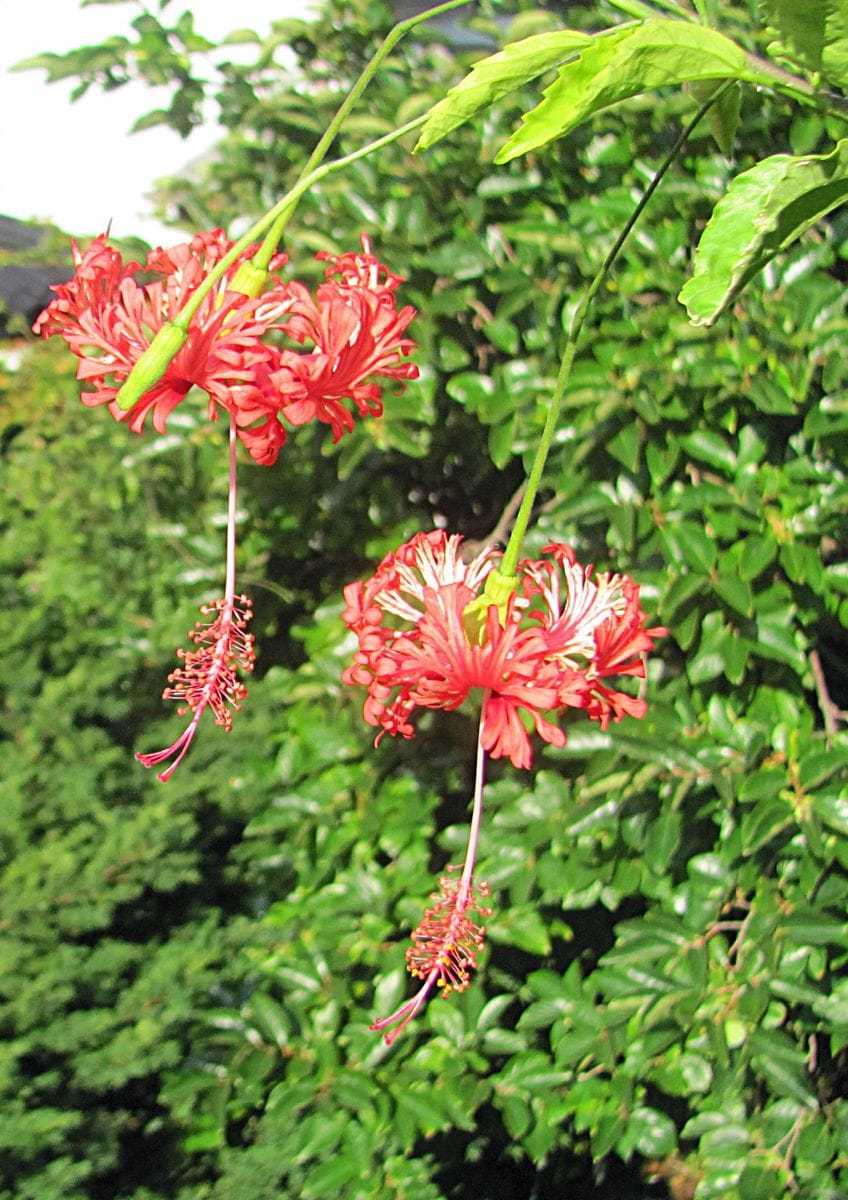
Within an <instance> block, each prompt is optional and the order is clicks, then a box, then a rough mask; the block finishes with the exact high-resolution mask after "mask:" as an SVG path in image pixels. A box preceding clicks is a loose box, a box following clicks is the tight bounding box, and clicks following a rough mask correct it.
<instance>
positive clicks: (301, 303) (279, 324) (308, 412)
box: [35, 229, 418, 466]
mask: <svg viewBox="0 0 848 1200" xmlns="http://www.w3.org/2000/svg"><path fill="white" fill-rule="evenodd" d="M232 246H233V243H232V242H230V241H229V240H228V238H227V237H226V236H225V235H224V233H223V232H222V231H221V230H220V229H213V230H209V231H207V232H204V233H199V234H197V235H196V236H195V237H194V238H192V240H191V242H187V243H184V244H182V245H179V246H174V247H173V248H172V249H170V250H162V249H156V250H153V251H151V252H150V254H148V256H147V259H146V261H145V262H144V263H143V264H142V263H139V262H135V261H131V262H127V263H124V261H123V259H122V258H121V255H120V254H119V253H118V251H117V250H115V249H114V247H112V246H110V245H109V243H108V241H107V240H106V238H105V236H101V237H98V238H95V240H94V241H93V242H92V244H91V245H90V246H89V248H88V249H87V250H85V251H80V249H79V247H78V246H77V245H76V243H74V246H73V255H74V263H75V266H76V274H75V275H74V277H73V279H72V280H70V282H68V283H65V284H60V285H59V286H58V287H56V288H54V290H55V291H56V293H57V298H56V299H55V300H54V301H53V302H52V303H51V304H50V305H48V307H47V308H46V309H45V310H44V312H43V313H42V314H41V316H40V317H39V318H38V320H37V321H36V324H35V331H36V332H37V333H41V334H42V335H43V336H44V337H49V336H51V335H52V334H60V335H61V336H62V337H63V338H64V339H65V341H66V342H67V344H68V346H69V347H70V348H71V350H72V351H73V352H74V354H76V355H77V356H78V357H79V359H80V364H79V367H78V369H77V378H78V379H80V380H81V381H83V382H85V383H86V384H91V385H93V388H92V390H90V391H85V392H83V394H82V399H83V402H84V403H85V404H88V405H97V404H108V405H109V409H110V412H111V413H112V415H113V416H114V417H115V418H116V419H117V420H119V421H126V422H127V423H128V424H129V426H130V428H131V429H132V430H134V431H135V432H140V430H141V429H142V428H143V426H144V423H145V421H146V419H147V417H148V415H150V417H151V420H152V422H153V426H154V428H155V429H156V430H157V431H158V432H159V433H164V432H165V428H166V421H167V418H168V416H169V415H170V413H171V412H172V411H173V410H174V408H175V407H176V406H177V405H178V404H180V403H181V401H182V400H184V399H185V397H186V395H187V394H188V393H189V391H190V390H191V388H192V387H197V388H200V389H201V390H203V391H205V392H206V393H207V395H208V397H209V416H210V418H212V419H214V418H215V417H216V416H217V413H218V410H219V409H221V410H225V411H226V412H228V413H229V414H231V416H232V417H233V418H234V419H235V422H236V426H237V430H238V436H239V438H240V440H241V441H242V442H243V443H244V445H245V446H246V447H247V449H248V450H249V452H250V454H251V455H252V456H253V458H254V459H256V461H257V462H259V463H261V464H263V465H266V466H269V465H271V464H272V463H274V462H275V461H276V459H277V456H278V454H279V452H280V449H281V447H282V446H283V444H284V442H285V438H286V422H287V423H288V424H290V425H303V424H305V423H306V422H307V421H310V420H313V419H314V420H318V421H322V422H324V423H326V424H328V425H330V426H331V429H332V433H333V438H334V440H338V438H339V437H341V435H342V434H343V433H344V432H345V431H346V430H350V429H351V428H352V427H353V416H352V414H351V412H350V410H349V409H348V408H347V407H346V406H345V403H344V402H345V401H350V402H352V403H353V405H354V406H355V408H356V410H357V411H358V412H359V413H360V414H361V415H366V414H379V413H380V412H381V411H382V404H381V394H382V391H381V386H380V384H378V383H376V382H375V381H374V380H375V377H376V378H382V379H397V380H406V379H414V378H416V376H417V374H418V368H417V367H416V366H415V365H414V363H411V362H408V361H407V360H406V357H405V356H406V355H407V354H408V353H409V352H410V350H411V349H412V348H413V346H414V343H413V342H412V341H411V340H410V339H409V338H407V337H405V336H404V334H405V330H406V328H407V326H408V325H409V322H410V321H411V320H412V317H413V316H414V312H415V310H414V309H413V308H411V307H409V306H407V307H405V308H402V309H400V310H399V311H398V309H397V308H396V305H395V296H394V293H395V290H396V288H397V286H398V284H399V283H400V282H401V279H400V278H399V277H398V276H396V275H393V274H391V272H389V271H388V269H387V268H386V267H384V266H383V265H382V264H381V263H380V262H379V261H378V260H377V259H376V258H375V257H374V255H373V254H371V252H370V248H369V245H368V241H367V239H365V238H363V248H362V250H361V251H358V252H355V253H348V254H342V255H340V256H338V257H335V256H333V255H329V254H326V253H325V254H321V255H319V258H322V259H324V260H326V263H327V266H326V269H325V276H326V278H325V281H324V283H322V284H320V285H319V286H318V288H317V289H316V292H315V296H314V297H313V296H312V295H311V294H310V292H309V291H308V289H307V288H305V287H304V286H303V285H302V284H299V283H297V282H285V281H283V280H281V279H280V277H279V271H280V270H281V269H282V267H283V266H284V264H285V263H286V261H287V260H286V256H285V255H284V254H277V255H275V256H274V258H273V259H272V260H271V263H270V266H269V271H270V275H269V278H268V283H267V286H266V288H265V290H264V291H263V292H262V294H261V295H259V296H252V295H248V294H246V292H244V291H242V290H238V288H237V286H236V287H234V286H233V285H234V283H235V284H236V285H238V279H237V276H238V273H239V270H240V268H242V267H243V266H245V265H246V264H247V263H248V260H249V259H250V257H251V255H253V254H255V252H256V249H257V247H256V246H249V247H248V248H247V249H246V250H245V251H244V252H243V253H242V254H241V255H240V256H239V257H238V258H237V259H236V260H235V262H233V263H232V264H231V265H230V266H229V267H228V268H227V269H226V271H225V272H224V274H223V275H222V276H221V278H220V279H219V280H218V281H217V283H216V284H215V286H214V287H213V288H212V289H211V290H210V291H209V293H208V294H207V295H206V296H205V297H204V299H203V300H202V302H201V304H200V306H199V308H198V310H197V312H196V313H195V314H194V316H193V317H192V318H191V321H190V324H189V328H188V336H187V339H186V340H185V344H184V345H183V346H182V347H181V349H179V350H178V352H177V354H176V355H175V357H174V358H173V359H172V360H171V362H170V363H169V364H168V366H167V367H166V368H165V371H164V373H163V375H162V376H161V378H160V379H159V380H158V381H157V382H155V383H154V384H153V386H152V387H151V388H150V389H149V390H148V391H146V392H145V393H144V395H143V396H142V397H141V398H140V399H139V400H137V401H136V402H135V403H134V404H133V405H132V407H131V408H129V409H128V410H126V411H122V409H121V408H119V407H118V405H117V404H116V403H115V398H116V396H117V394H118V391H119V389H120V387H121V385H122V384H123V383H125V382H126V380H127V378H128V377H129V375H130V372H131V371H132V369H133V367H134V366H135V365H136V364H137V363H138V361H139V359H140V358H141V356H142V354H144V352H145V351H146V350H147V349H148V348H149V346H150V344H151V341H152V340H153V336H154V335H155V334H156V333H158V332H159V331H160V330H161V329H162V328H163V327H164V326H165V325H166V323H168V322H170V321H172V320H174V319H175V318H176V317H177V315H178V314H179V312H180V310H181V309H182V308H183V307H184V306H185V304H186V303H187V302H188V301H189V300H190V298H191V297H192V295H193V293H194V292H195V291H196V290H197V288H198V286H199V284H200V283H201V281H202V280H203V279H204V278H205V277H206V276H207V275H208V274H209V272H210V271H211V270H212V269H213V268H214V267H215V266H216V264H217V263H219V262H220V261H221V259H222V258H223V257H224V255H225V254H226V253H227V252H228V251H229V250H230V249H231V248H232ZM151 276H152V279H151ZM269 335H271V337H270V338H269ZM282 335H287V336H288V338H289V339H290V341H291V342H293V343H294V344H295V345H297V346H298V347H305V346H306V344H307V343H309V344H310V345H309V348H308V349H306V348H305V349H302V350H301V349H297V350H295V349H292V348H291V347H286V346H285V345H284V344H282V343H284V342H285V337H284V336H282ZM275 337H276V340H275Z"/></svg>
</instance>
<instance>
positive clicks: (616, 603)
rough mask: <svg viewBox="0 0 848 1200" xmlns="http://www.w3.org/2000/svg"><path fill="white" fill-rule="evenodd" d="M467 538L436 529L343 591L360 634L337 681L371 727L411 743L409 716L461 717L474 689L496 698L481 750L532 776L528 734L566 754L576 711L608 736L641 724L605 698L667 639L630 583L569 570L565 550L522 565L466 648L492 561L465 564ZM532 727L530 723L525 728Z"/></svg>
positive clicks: (492, 555) (640, 711)
mask: <svg viewBox="0 0 848 1200" xmlns="http://www.w3.org/2000/svg"><path fill="white" fill-rule="evenodd" d="M461 543H462V539H461V538H460V537H458V536H456V535H452V536H450V537H449V536H447V535H446V534H445V533H443V532H441V531H434V532H432V533H421V534H417V535H416V536H415V537H414V538H412V540H411V541H409V542H407V543H405V544H404V545H403V546H401V547H400V549H399V550H397V551H396V552H395V553H393V554H388V555H387V556H386V557H385V559H384V560H383V562H382V563H381V564H380V566H379V567H378V569H377V571H376V572H375V574H374V576H373V577H372V578H371V579H369V580H367V581H365V582H359V583H353V584H349V585H348V587H346V588H345V593H344V594H345V601H346V606H345V609H344V613H343V619H344V621H345V623H346V624H347V625H348V627H349V628H350V629H351V630H353V632H354V633H356V635H357V639H358V643H359V645H358V649H357V651H356V654H355V655H354V661H353V664H352V665H351V666H350V667H348V668H347V670H346V671H345V672H344V674H343V676H342V678H343V680H344V682H345V683H346V684H349V685H351V686H360V687H364V688H365V689H366V691H367V697H366V700H365V706H364V716H365V719H366V721H367V722H368V723H369V724H370V725H373V726H375V727H376V728H379V729H380V734H379V735H378V739H377V740H378V741H379V738H380V737H382V736H383V734H384V733H391V734H400V735H401V736H403V737H411V736H412V734H413V732H414V731H413V726H412V724H411V721H410V718H411V716H412V714H413V712H414V710H415V709H416V708H444V709H455V708H458V707H459V706H460V705H461V704H462V703H463V701H464V700H465V699H466V698H467V696H468V694H469V693H470V692H471V690H472V689H474V688H481V689H487V690H488V691H490V693H491V695H490V698H489V700H488V704H487V709H486V720H485V725H484V728H483V730H482V735H481V736H482V746H483V749H484V750H486V751H487V752H488V753H489V754H490V755H491V756H492V757H493V758H500V757H507V758H509V759H510V760H511V762H512V763H513V764H514V765H515V766H517V767H528V766H530V763H531V761H532V750H531V745H530V738H529V736H528V730H527V724H529V725H530V726H531V727H532V728H535V731H536V732H537V733H538V734H539V735H540V736H541V737H542V738H543V739H544V740H545V741H547V742H549V743H551V744H552V745H554V746H563V745H564V744H565V740H566V735H565V732H564V731H563V730H562V729H561V728H560V726H559V725H558V724H556V720H557V718H558V717H560V716H561V715H562V714H563V713H564V712H565V710H567V709H569V708H578V709H582V710H583V711H584V712H585V713H586V714H587V716H589V717H590V718H592V719H593V720H596V721H598V722H599V723H600V724H601V726H602V728H606V726H607V725H608V724H609V722H610V720H614V721H619V720H621V718H622V716H623V715H625V714H629V715H631V716H636V717H641V716H643V715H644V712H645V707H646V706H645V702H644V701H643V700H639V699H636V698H635V697H633V696H629V695H627V694H626V693H623V692H619V691H616V690H614V689H612V688H610V687H609V686H608V685H607V684H606V683H604V682H603V681H604V680H605V679H607V678H608V677H609V676H610V675H634V676H639V677H643V676H644V674H645V667H644V662H643V659H642V655H643V654H644V653H645V652H646V651H648V650H651V649H652V648H653V642H654V638H656V637H659V636H661V635H662V634H664V633H665V630H663V629H660V628H653V629H646V628H645V627H644V622H645V613H644V612H643V611H642V609H641V607H640V605H639V588H638V587H637V586H636V584H634V583H633V581H632V579H630V578H629V577H628V576H626V575H618V574H610V573H608V572H604V573H601V574H599V575H598V576H597V577H596V578H593V577H592V575H593V568H592V567H583V566H581V565H580V564H579V563H577V562H576V560H575V557H574V554H573V552H572V551H571V550H570V549H569V548H568V547H567V546H564V545H561V544H559V543H552V544H551V545H549V546H547V547H545V550H544V551H543V553H544V554H545V555H546V556H547V557H545V558H543V559H540V560H530V559H525V560H524V561H522V562H521V563H520V564H519V567H518V585H517V588H516V590H515V591H514V592H512V593H511V594H510V595H509V598H508V600H506V601H505V603H504V604H503V605H502V606H501V607H498V606H496V605H495V604H494V603H493V604H492V605H491V606H489V607H488V610H487V612H486V616H485V622H484V624H483V628H482V629H481V630H480V632H479V634H478V635H477V636H475V637H474V638H473V639H472V638H470V637H469V633H468V623H467V620H466V615H467V610H468V608H469V605H471V604H472V603H473V602H474V601H476V600H477V599H478V597H480V596H481V595H482V596H485V593H484V591H483V588H484V586H485V582H486V579H487V577H488V576H489V575H490V573H491V572H492V571H493V570H495V569H496V564H497V562H498V560H499V557H500V556H499V554H498V553H497V552H496V551H493V550H491V549H489V550H484V551H483V553H482V554H480V555H478V556H477V557H476V558H475V559H474V560H473V561H472V562H471V563H465V562H464V561H463V559H462V558H461V556H460V547H461ZM525 722H527V724H525Z"/></svg>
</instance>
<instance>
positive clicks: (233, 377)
mask: <svg viewBox="0 0 848 1200" xmlns="http://www.w3.org/2000/svg"><path fill="white" fill-rule="evenodd" d="M233 246H234V243H232V242H230V241H229V240H228V238H227V237H226V236H225V235H224V233H223V232H222V231H221V230H220V229H212V230H209V231H207V232H205V233H199V234H197V235H196V236H195V237H194V238H192V240H191V241H190V242H186V243H184V244H181V245H179V246H174V247H173V248H172V249H170V250H162V249H155V250H153V251H151V252H150V254H148V256H147V259H146V261H145V262H144V263H143V264H142V263H140V262H136V261H131V262H126V263H125V262H124V261H123V259H122V257H121V255H120V254H119V252H118V251H117V250H116V249H115V248H114V247H112V246H110V245H109V243H108V241H107V239H106V237H105V236H101V237H98V238H95V240H94V241H93V242H92V244H91V245H90V246H89V247H88V249H87V250H85V251H81V250H80V249H79V247H78V246H77V245H76V243H74V244H73V258H74V264H75V266H76V273H75V275H74V277H73V279H71V280H70V281H69V282H68V283H64V284H61V285H59V286H57V287H55V288H54V291H55V292H56V299H55V300H54V301H52V303H51V304H49V305H48V307H47V308H46V309H45V310H44V312H43V313H42V314H41V316H40V317H39V318H38V320H37V321H36V323H35V331H36V332H37V333H40V334H41V335H42V336H44V337H50V336H51V335H53V334H58V335H60V336H61V337H62V338H64V340H65V342H66V343H67V345H68V346H69V347H70V349H71V350H72V351H73V353H74V354H75V355H76V356H77V357H78V358H79V360H80V361H79V366H78V368H77V378H78V379H79V380H81V381H82V382H84V383H85V384H86V385H91V387H90V390H86V391H84V392H83V394H82V400H83V402H84V403H85V404H87V405H89V406H94V405H100V404H106V405H108V406H109V411H110V412H111V414H112V416H113V417H115V418H116V420H119V421H126V422H127V424H128V425H129V427H130V429H132V430H133V431H134V432H136V433H139V432H141V430H142V429H143V428H144V425H145V422H146V420H147V418H148V416H149V417H150V418H151V422H152V424H153V427H154V429H155V430H156V431H157V432H158V433H165V432H166V426H167V420H168V417H169V416H170V414H171V413H172V412H173V410H174V409H175V408H176V407H177V405H178V404H180V403H181V402H182V401H183V400H184V399H185V398H186V396H187V395H188V394H189V392H190V391H191V390H192V389H193V388H198V389H200V390H201V391H204V392H206V395H207V397H208V415H209V418H210V419H211V420H216V419H217V417H218V415H219V413H220V412H223V413H225V414H226V415H227V420H228V424H229V434H230V438H229V442H230V459H229V462H230V467H229V470H230V481H229V499H228V511H227V563H226V571H225V576H226V582H225V592H224V596H223V598H222V599H220V600H218V601H216V602H215V604H213V605H207V606H204V608H203V609H202V610H201V611H202V612H203V613H204V614H205V615H207V616H209V615H211V614H212V613H213V612H214V613H215V616H214V619H213V620H212V621H211V622H209V623H208V624H199V625H198V626H197V628H196V629H195V630H194V631H193V632H192V633H190V634H189V637H190V638H191V639H192V641H193V642H194V643H195V645H196V647H197V648H196V649H195V650H190V651H178V652H177V653H178V657H179V658H180V659H181V660H182V665H181V666H179V667H178V668H177V669H176V670H175V671H174V672H172V674H171V675H170V676H169V677H168V682H169V686H168V687H166V688H165V691H164V693H163V697H164V699H166V700H169V699H176V700H180V701H183V702H184V704H183V705H182V706H181V707H180V709H179V712H180V713H181V714H183V715H185V714H187V713H189V712H190V713H191V720H190V722H189V724H188V726H187V727H186V729H185V730H184V731H183V733H182V734H181V736H180V737H179V738H178V739H177V740H176V741H175V742H174V743H173V744H172V745H171V746H169V747H167V749H165V750H160V751H156V752H155V753H152V754H138V755H137V756H136V757H137V758H138V759H139V761H140V762H142V763H143V764H144V765H145V766H147V767H154V766H159V765H161V764H162V763H164V762H167V761H168V760H169V759H170V760H172V761H171V764H170V766H168V767H167V768H165V769H164V770H163V771H161V772H160V774H159V776H158V778H159V779H161V780H162V781H166V780H168V779H169V778H170V777H171V775H172V773H173V771H174V770H175V769H176V767H177V766H178V765H179V763H180V762H181V761H182V759H183V757H184V756H185V754H186V752H187V750H188V748H189V746H190V745H191V742H192V739H193V738H194V735H195V732H196V730H197V727H198V723H199V721H200V718H201V716H202V714H203V713H204V712H205V711H206V709H207V708H208V709H209V710H210V711H211V712H212V714H213V716H214V718H215V723H216V724H218V725H222V726H223V727H224V728H225V729H229V728H230V727H231V725H232V713H233V711H234V710H237V709H238V708H239V707H240V704H241V701H242V700H243V699H244V697H245V696H246V694H247V693H246V689H245V687H244V684H243V683H241V682H240V681H239V679H238V677H237V675H236V671H237V669H238V670H241V671H251V670H252V669H253V665H254V661H255V659H254V653H253V637H252V635H251V634H248V633H246V632H245V627H246V625H247V622H248V621H249V620H250V617H251V615H252V610H251V607H250V602H249V601H248V600H247V599H246V598H245V597H243V596H241V597H240V596H237V595H236V593H235V519H236V441H237V439H238V440H239V441H241V442H242V443H243V444H244V445H245V446H246V448H247V450H248V451H249V452H250V454H251V455H252V457H253V458H254V459H255V460H256V462H258V463H260V464H262V465H264V466H270V465H272V464H273V463H275V462H276V460H277V457H278V455H279V453H280V450H281V448H282V446H283V445H284V443H285V440H286V429H287V425H288V426H292V427H294V426H300V425H305V424H306V423H307V422H309V421H312V420H316V421H319V422H322V423H324V424H326V425H329V426H330V428H331V431H332V435H333V440H334V441H337V440H338V439H339V438H340V437H341V436H342V435H343V434H344V433H345V432H346V431H349V430H351V429H352V428H353V423H354V418H353V413H352V411H351V406H352V408H353V409H355V411H356V412H358V413H359V414H360V415H362V416H365V415H369V414H371V415H379V414H380V413H381V412H382V383H384V382H385V381H387V380H398V381H403V380H407V379H414V378H415V377H416V376H417V374H418V368H417V367H416V366H415V365H414V363H411V362H409V361H408V359H407V357H406V356H407V355H408V354H409V352H410V351H411V350H412V349H413V348H414V342H413V341H412V340H411V339H409V338H407V337H406V336H405V332H406V328H407V326H408V325H409V322H410V321H411V320H412V317H413V316H414V315H415V310H414V309H413V308H411V307H409V306H407V307H405V308H401V309H398V308H397V306H396V303H395V291H396V289H397V287H398V285H399V284H400V283H401V282H402V280H401V279H400V277H399V276H397V275H393V274H392V273H391V272H390V271H389V270H388V269H387V268H386V267H385V266H383V264H382V263H380V262H379V260H378V259H377V258H375V257H374V255H373V254H372V253H371V249H370V245H369V243H368V240H367V238H364V237H363V239H362V249H361V250H360V251H357V252H353V253H348V254H342V255H339V256H334V255H330V254H326V253H322V254H319V255H318V257H319V259H322V260H324V261H325V262H326V267H325V279H324V282H323V283H321V284H320V285H319V286H318V287H317V288H316V290H315V295H314V296H313V295H312V294H311V293H310V292H309V290H308V289H307V288H306V287H304V286H303V285H302V284H300V283H297V282H287V281H284V280H282V279H281V277H280V274H279V272H280V271H281V269H282V268H283V267H284V265H285V263H286V261H287V259H286V256H285V255H284V254H276V255H274V256H273V257H272V258H271V260H270V263H269V264H268V268H267V270H266V269H264V268H262V267H259V266H257V265H256V263H255V262H254V261H252V260H253V257H254V255H255V254H256V252H257V249H258V247H256V246H248V247H247V248H246V249H245V250H243V251H242V252H241V254H239V255H238V256H237V257H235V258H234V260H233V261H232V262H231V263H229V264H228V265H227V266H226V268H225V269H223V270H222V272H221V274H220V277H219V278H217V280H216V282H215V283H214V284H213V286H212V287H210V288H209V289H208V291H207V292H206V293H205V294H204V293H203V292H202V291H201V292H199V293H198V289H199V288H200V287H201V285H202V284H203V283H204V281H205V280H206V279H207V277H208V276H209V275H210V273H212V272H214V271H215V270H219V269H220V268H221V265H222V260H223V259H224V258H225V257H226V256H227V255H228V254H229V253H230V251H231V250H232V249H233ZM192 304H193V305H194V308H193V310H192V309H191V307H189V308H188V309H187V308H186V306H187V305H189V306H191V305H192ZM189 314H190V315H189ZM401 386H402V385H401Z"/></svg>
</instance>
